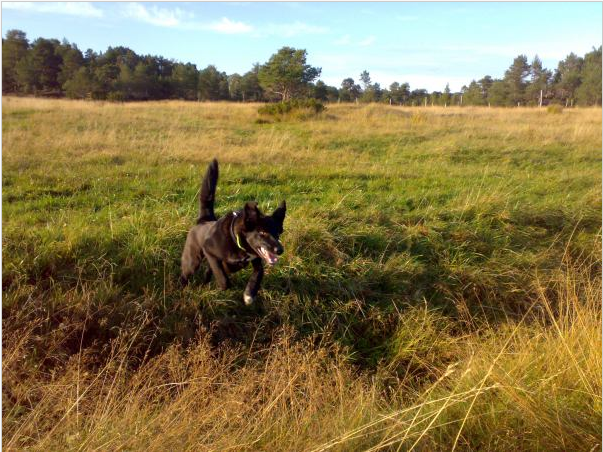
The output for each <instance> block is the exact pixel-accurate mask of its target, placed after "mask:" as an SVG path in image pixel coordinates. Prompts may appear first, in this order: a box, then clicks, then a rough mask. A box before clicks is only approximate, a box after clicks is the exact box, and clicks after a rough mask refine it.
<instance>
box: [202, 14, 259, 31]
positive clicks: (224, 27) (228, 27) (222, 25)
mask: <svg viewBox="0 0 603 452" xmlns="http://www.w3.org/2000/svg"><path fill="white" fill-rule="evenodd" d="M207 28H208V29H210V30H213V31H217V32H218V33H226V34H236V33H248V32H250V31H252V30H253V27H252V26H251V25H247V24H245V23H243V22H236V21H232V20H230V19H228V18H226V17H222V19H221V20H220V21H219V22H214V23H212V24H209V25H208V26H207Z"/></svg>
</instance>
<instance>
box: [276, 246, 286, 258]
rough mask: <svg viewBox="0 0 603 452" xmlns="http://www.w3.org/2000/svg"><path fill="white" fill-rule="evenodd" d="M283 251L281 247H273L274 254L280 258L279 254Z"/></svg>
mask: <svg viewBox="0 0 603 452" xmlns="http://www.w3.org/2000/svg"><path fill="white" fill-rule="evenodd" d="M283 251H284V250H283V247H282V246H281V245H279V246H275V247H274V252H275V253H276V254H278V255H279V256H280V255H281V254H283Z"/></svg>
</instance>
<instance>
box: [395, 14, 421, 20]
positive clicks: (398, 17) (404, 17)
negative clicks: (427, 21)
mask: <svg viewBox="0 0 603 452" xmlns="http://www.w3.org/2000/svg"><path fill="white" fill-rule="evenodd" d="M396 19H397V20H399V21H400V22H414V21H416V20H419V18H418V17H417V16H400V15H398V16H396Z"/></svg>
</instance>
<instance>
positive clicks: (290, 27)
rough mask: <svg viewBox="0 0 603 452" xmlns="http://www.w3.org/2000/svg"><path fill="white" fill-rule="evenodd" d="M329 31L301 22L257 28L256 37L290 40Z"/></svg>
mask: <svg viewBox="0 0 603 452" xmlns="http://www.w3.org/2000/svg"><path fill="white" fill-rule="evenodd" d="M328 32H329V29H328V28H326V27H321V26H318V25H309V24H306V23H303V22H292V23H288V24H286V23H285V24H268V25H266V26H263V27H261V28H259V27H258V30H257V33H256V36H281V37H284V38H290V37H292V36H298V35H315V34H324V33H328Z"/></svg>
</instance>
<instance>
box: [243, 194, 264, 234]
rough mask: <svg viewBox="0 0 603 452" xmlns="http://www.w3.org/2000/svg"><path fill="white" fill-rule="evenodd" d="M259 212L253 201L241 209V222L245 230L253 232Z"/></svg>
mask: <svg viewBox="0 0 603 452" xmlns="http://www.w3.org/2000/svg"><path fill="white" fill-rule="evenodd" d="M259 216H260V211H259V210H258V203H257V202H255V201H249V202H247V203H245V208H244V209H243V220H244V221H245V230H247V231H253V230H254V229H255V226H256V224H257V222H258V217H259Z"/></svg>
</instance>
